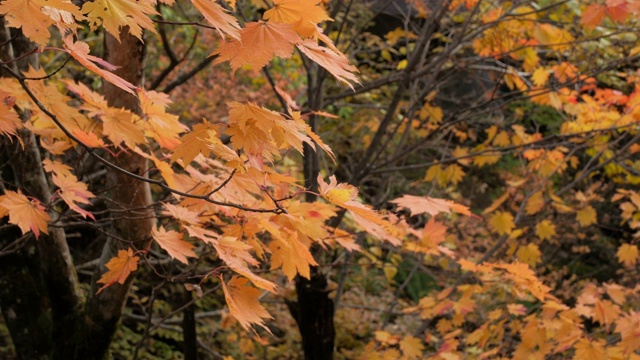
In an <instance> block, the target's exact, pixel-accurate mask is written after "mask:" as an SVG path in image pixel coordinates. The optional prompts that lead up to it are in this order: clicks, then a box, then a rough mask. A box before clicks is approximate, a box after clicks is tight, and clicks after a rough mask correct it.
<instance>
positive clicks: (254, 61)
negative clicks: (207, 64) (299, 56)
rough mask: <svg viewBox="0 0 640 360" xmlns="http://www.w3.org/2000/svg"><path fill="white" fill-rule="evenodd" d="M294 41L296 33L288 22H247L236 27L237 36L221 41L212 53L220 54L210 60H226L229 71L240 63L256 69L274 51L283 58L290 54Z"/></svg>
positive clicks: (298, 39)
mask: <svg viewBox="0 0 640 360" xmlns="http://www.w3.org/2000/svg"><path fill="white" fill-rule="evenodd" d="M298 42H300V36H299V35H298V34H297V33H296V32H295V31H294V30H293V27H292V26H291V25H289V24H278V23H266V22H263V21H260V22H251V23H248V24H246V25H245V27H244V29H242V30H241V31H240V40H235V39H234V40H232V41H230V42H227V43H224V44H222V45H221V46H220V47H218V48H217V49H216V51H214V52H213V54H212V55H220V56H219V57H218V58H217V59H216V60H215V61H214V64H219V63H222V62H225V61H230V62H231V68H232V69H233V71H236V70H238V69H239V68H240V67H241V66H244V65H251V66H252V67H253V68H255V69H260V68H262V67H263V66H265V65H267V64H268V63H269V61H271V59H273V56H274V55H275V56H279V57H281V58H285V59H286V58H289V57H291V55H292V54H293V45H294V44H296V43H298Z"/></svg>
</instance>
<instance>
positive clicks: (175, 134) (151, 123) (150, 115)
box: [138, 89, 188, 150]
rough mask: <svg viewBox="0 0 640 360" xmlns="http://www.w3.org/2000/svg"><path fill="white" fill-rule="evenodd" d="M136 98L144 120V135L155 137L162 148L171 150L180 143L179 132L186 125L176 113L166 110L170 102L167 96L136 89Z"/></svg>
mask: <svg viewBox="0 0 640 360" xmlns="http://www.w3.org/2000/svg"><path fill="white" fill-rule="evenodd" d="M138 98H139V99H140V108H141V110H142V113H143V114H144V118H145V120H146V121H144V122H143V124H144V131H145V134H146V136H147V137H149V138H153V139H155V140H156V141H157V142H158V144H159V145H160V146H162V147H163V148H165V149H169V150H173V149H174V148H175V147H176V146H178V145H179V144H180V140H179V139H178V138H179V136H180V134H181V133H183V132H186V131H187V130H188V127H187V126H186V125H184V124H182V123H181V122H180V121H179V120H178V119H179V118H178V116H177V115H173V114H169V113H167V112H166V107H167V106H168V105H169V104H171V100H170V99H169V96H168V95H167V94H162V93H159V92H155V91H145V90H142V89H138Z"/></svg>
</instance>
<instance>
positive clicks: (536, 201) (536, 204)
mask: <svg viewBox="0 0 640 360" xmlns="http://www.w3.org/2000/svg"><path fill="white" fill-rule="evenodd" d="M543 206H544V198H543V197H542V191H538V192H536V193H535V194H533V195H531V197H529V200H527V205H526V206H525V211H526V212H527V215H534V214H536V213H538V212H539V211H540V210H542V207H543Z"/></svg>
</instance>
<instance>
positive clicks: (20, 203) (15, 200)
mask: <svg viewBox="0 0 640 360" xmlns="http://www.w3.org/2000/svg"><path fill="white" fill-rule="evenodd" d="M1 208H4V209H5V211H2V210H0V214H2V213H5V214H6V213H8V214H9V222H10V223H11V224H15V225H18V227H20V230H21V231H22V234H26V233H27V232H29V230H31V231H33V234H34V235H35V236H36V239H37V238H38V237H39V236H40V231H42V232H43V233H45V234H49V232H48V231H47V221H50V220H51V218H50V217H49V214H47V213H46V212H45V211H44V206H42V204H40V201H38V200H36V199H33V200H29V199H28V198H27V197H26V196H24V195H22V193H20V192H15V191H10V190H5V192H4V195H2V196H0V209H1ZM5 216H6V215H5Z"/></svg>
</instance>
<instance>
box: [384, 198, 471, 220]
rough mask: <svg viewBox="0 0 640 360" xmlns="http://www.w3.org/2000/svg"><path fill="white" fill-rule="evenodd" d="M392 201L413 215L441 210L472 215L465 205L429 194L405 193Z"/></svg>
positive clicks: (434, 213) (432, 214)
mask: <svg viewBox="0 0 640 360" xmlns="http://www.w3.org/2000/svg"><path fill="white" fill-rule="evenodd" d="M390 202H392V203H394V204H396V205H398V207H401V208H404V209H407V210H409V211H410V212H411V216H414V215H418V214H429V215H431V216H436V215H438V214H439V213H441V212H443V213H446V214H449V213H451V212H452V211H453V212H457V213H459V214H462V215H467V216H471V211H470V210H469V208H468V207H466V206H464V205H460V204H456V203H454V202H453V201H450V200H444V199H436V198H432V197H429V196H413V195H403V196H402V197H399V198H396V199H393V200H391V201H390Z"/></svg>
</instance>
